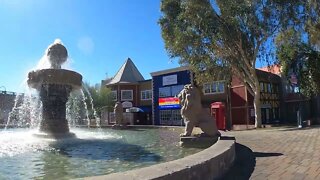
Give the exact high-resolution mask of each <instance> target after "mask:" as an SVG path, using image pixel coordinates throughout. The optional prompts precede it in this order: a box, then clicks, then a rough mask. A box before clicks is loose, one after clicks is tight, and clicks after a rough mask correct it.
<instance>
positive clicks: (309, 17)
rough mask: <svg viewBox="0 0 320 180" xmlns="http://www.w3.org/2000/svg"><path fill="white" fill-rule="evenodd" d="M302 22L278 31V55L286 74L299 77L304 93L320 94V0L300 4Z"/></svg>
mask: <svg viewBox="0 0 320 180" xmlns="http://www.w3.org/2000/svg"><path fill="white" fill-rule="evenodd" d="M300 9H301V12H300V14H301V16H300V21H299V23H296V24H295V26H293V27H292V28H290V29H288V30H286V31H283V32H281V33H279V34H278V36H277V39H276V45H277V58H278V60H279V63H280V64H281V66H282V71H283V74H284V75H285V76H287V77H288V80H290V77H291V76H292V75H294V76H296V77H297V80H298V85H299V90H300V92H301V93H302V94H304V95H305V96H308V97H311V96H314V95H319V94H320V71H319V69H320V1H317V0H308V1H304V2H303V4H302V5H301V8H300Z"/></svg>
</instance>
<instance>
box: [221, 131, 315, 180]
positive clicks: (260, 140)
mask: <svg viewBox="0 0 320 180" xmlns="http://www.w3.org/2000/svg"><path fill="white" fill-rule="evenodd" d="M225 134H230V135H234V136H235V137H236V141H237V145H236V152H237V159H236V162H235V165H234V167H232V168H231V170H230V172H229V173H228V174H227V176H226V177H224V178H223V179H272V180H273V179H285V180H287V179H299V180H300V179H320V127H310V128H303V129H296V128H270V129H263V130H262V129H259V130H248V131H231V132H226V133H225Z"/></svg>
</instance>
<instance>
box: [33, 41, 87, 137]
mask: <svg viewBox="0 0 320 180" xmlns="http://www.w3.org/2000/svg"><path fill="white" fill-rule="evenodd" d="M46 56H47V59H48V60H49V62H50V69H41V70H37V71H31V72H29V74H28V85H29V87H31V88H34V89H36V90H37V91H39V94H40V100H41V102H42V120H41V123H40V132H41V133H40V134H41V136H45V137H53V138H60V137H70V136H74V134H73V133H71V132H70V130H69V125H68V121H67V119H66V103H67V101H68V97H69V94H70V92H71V91H72V90H75V89H80V88H81V85H82V76H81V75H80V74H79V73H77V72H74V71H70V70H66V69H61V65H62V64H63V63H64V62H65V61H66V60H67V58H68V51H67V49H66V48H65V47H64V46H63V45H62V44H61V43H59V42H55V43H53V44H52V45H50V46H49V48H48V49H47V51H46ZM40 134H39V135H40Z"/></svg>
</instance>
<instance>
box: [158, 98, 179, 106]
mask: <svg viewBox="0 0 320 180" xmlns="http://www.w3.org/2000/svg"><path fill="white" fill-rule="evenodd" d="M179 108H180V104H179V99H178V98H176V97H169V98H159V109H179Z"/></svg>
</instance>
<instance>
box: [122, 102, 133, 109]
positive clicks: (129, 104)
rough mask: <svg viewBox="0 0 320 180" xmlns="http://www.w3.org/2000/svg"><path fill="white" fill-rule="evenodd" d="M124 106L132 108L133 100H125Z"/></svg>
mask: <svg viewBox="0 0 320 180" xmlns="http://www.w3.org/2000/svg"><path fill="white" fill-rule="evenodd" d="M122 107H123V108H131V107H132V102H129V101H124V102H123V103H122Z"/></svg>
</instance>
